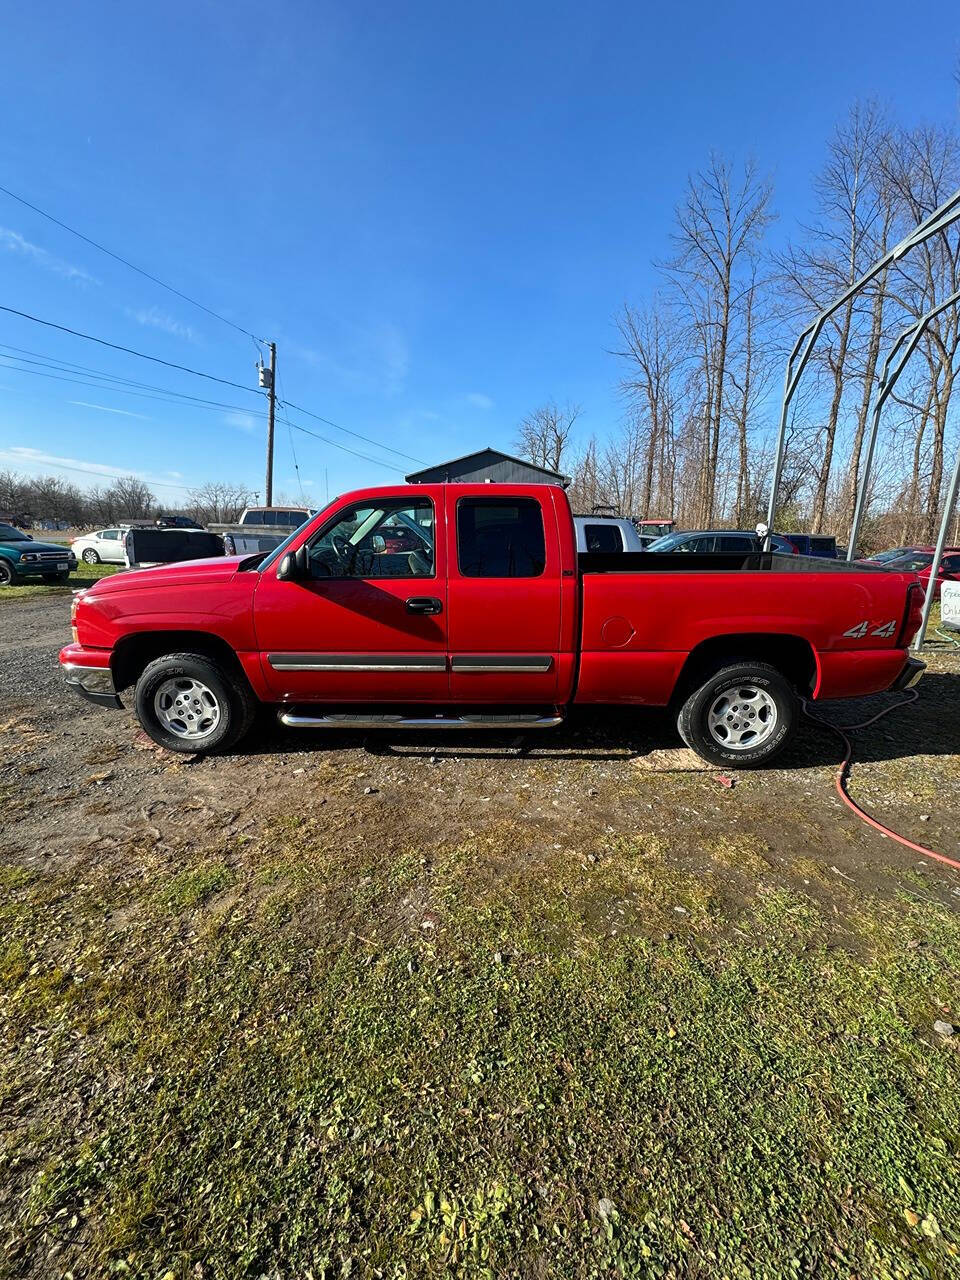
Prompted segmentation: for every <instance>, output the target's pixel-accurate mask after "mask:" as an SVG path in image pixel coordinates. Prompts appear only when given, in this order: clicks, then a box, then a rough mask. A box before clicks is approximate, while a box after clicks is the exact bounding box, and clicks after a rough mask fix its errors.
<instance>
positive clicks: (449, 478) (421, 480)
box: [406, 447, 570, 489]
mask: <svg viewBox="0 0 960 1280" xmlns="http://www.w3.org/2000/svg"><path fill="white" fill-rule="evenodd" d="M406 479H407V484H483V483H486V482H489V483H491V484H559V485H562V486H563V488H564V489H565V488H566V487H567V485H568V484H569V483H570V477H569V476H565V475H561V473H560V472H559V471H552V470H551V469H550V468H549V467H539V466H537V464H536V463H534V462H527V461H526V460H525V459H523V458H514V457H511V455H510V454H509V453H501V452H500V450H499V449H491V448H489V447H487V448H486V449H478V450H477V452H476V453H468V454H465V455H464V456H463V457H462V458H453V459H451V460H450V462H440V463H438V464H437V465H436V466H435V467H424V468H423V470H422V471H413V472H411V474H410V475H408V476H407V477H406Z"/></svg>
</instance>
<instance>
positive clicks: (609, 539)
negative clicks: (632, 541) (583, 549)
mask: <svg viewBox="0 0 960 1280" xmlns="http://www.w3.org/2000/svg"><path fill="white" fill-rule="evenodd" d="M583 532H584V536H585V537H586V540H587V550H588V551H590V552H598V553H599V552H604V553H605V552H614V551H622V550H623V536H622V534H621V533H620V530H619V529H618V528H617V526H616V525H615V524H588V525H586V526H585V528H584V531H583Z"/></svg>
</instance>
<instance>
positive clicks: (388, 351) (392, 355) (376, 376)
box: [283, 321, 410, 397]
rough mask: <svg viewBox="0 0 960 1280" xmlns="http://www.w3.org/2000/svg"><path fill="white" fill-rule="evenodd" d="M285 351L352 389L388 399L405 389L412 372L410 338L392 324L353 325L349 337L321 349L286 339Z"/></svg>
mask: <svg viewBox="0 0 960 1280" xmlns="http://www.w3.org/2000/svg"><path fill="white" fill-rule="evenodd" d="M283 349H284V351H285V352H286V353H287V355H292V356H293V357H294V358H295V359H298V360H302V361H303V362H304V363H305V364H308V365H311V366H312V367H313V368H314V369H319V370H321V371H322V372H323V373H324V375H325V376H326V377H328V378H335V379H336V380H337V381H338V382H340V383H342V384H343V385H344V386H346V387H349V388H350V389H351V390H355V391H363V392H369V391H371V390H372V391H375V392H377V393H379V394H380V395H384V396H388V397H391V396H395V395H397V394H399V392H400V391H402V390H403V386H404V383H405V382H406V379H407V373H408V372H409V369H410V347H409V344H408V342H407V339H406V337H405V335H404V334H403V332H402V330H401V329H400V328H398V326H397V325H395V324H393V323H391V322H390V321H383V322H379V323H376V324H371V325H356V326H351V327H350V328H349V330H348V332H347V334H346V335H341V336H340V337H339V338H338V339H337V340H334V341H331V342H330V343H329V344H328V345H327V346H324V347H323V348H319V349H318V348H316V347H310V346H304V345H303V344H302V343H299V342H296V341H293V340H290V339H285V340H284V343H283Z"/></svg>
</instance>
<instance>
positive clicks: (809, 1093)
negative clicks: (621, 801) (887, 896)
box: [0, 823, 960, 1280]
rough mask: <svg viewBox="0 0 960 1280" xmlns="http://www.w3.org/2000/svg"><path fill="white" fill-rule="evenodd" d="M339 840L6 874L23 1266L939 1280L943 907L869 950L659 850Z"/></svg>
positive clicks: (946, 961)
mask: <svg viewBox="0 0 960 1280" xmlns="http://www.w3.org/2000/svg"><path fill="white" fill-rule="evenodd" d="M349 834H350V833H349V832H345V833H344V835H343V836H342V837H341V838H339V839H336V840H334V839H332V838H330V837H329V835H328V834H327V833H324V832H323V831H322V830H318V829H316V828H314V827H313V826H311V825H310V824H309V823H303V824H299V825H297V826H290V825H287V826H286V828H285V827H284V826H283V824H280V825H277V826H276V827H275V828H274V829H273V830H272V831H271V832H269V833H268V835H267V837H266V838H265V841H264V847H263V848H262V849H259V848H255V847H254V846H252V845H249V846H244V848H243V850H242V852H241V853H237V854H236V856H235V859H234V862H233V864H232V865H228V864H227V863H226V861H224V860H223V858H222V857H221V856H219V855H216V854H215V853H211V855H210V856H209V858H208V859H207V861H205V862H202V863H199V864H198V865H197V866H195V867H191V868H188V869H186V870H184V871H181V872H180V873H178V874H177V875H175V876H173V877H172V878H170V876H169V870H168V869H167V868H166V867H165V866H164V864H163V862H162V860H160V859H159V858H151V856H149V855H148V854H146V853H144V854H140V853H134V852H131V854H130V855H129V856H128V857H127V858H126V859H125V860H124V863H123V868H122V870H119V871H118V868H117V865H116V864H114V866H113V868H112V869H111V868H109V867H107V866H106V865H105V864H104V863H103V862H102V861H101V862H99V863H97V862H91V864H90V865H86V864H85V865H83V866H82V867H80V868H73V869H72V870H71V872H70V873H69V874H64V875H63V876H62V877H57V876H55V875H53V876H47V877H38V876H28V877H26V878H20V877H13V878H11V879H10V881H9V882H8V883H7V884H6V887H5V892H4V894H3V895H2V898H0V936H2V937H3V939H4V960H3V963H2V964H0V1026H2V1031H3V1041H2V1043H3V1046H4V1047H3V1050H2V1055H0V1116H3V1121H2V1125H0V1182H2V1183H4V1184H5V1185H6V1187H7V1188H8V1191H7V1194H6V1196H5V1198H3V1199H2V1200H0V1240H3V1241H4V1242H5V1243H6V1247H7V1249H8V1256H7V1265H8V1266H9V1268H10V1269H11V1272H16V1273H19V1272H20V1271H23V1272H29V1273H30V1274H36V1275H54V1274H57V1275H62V1274H65V1273H66V1272H68V1271H71V1270H72V1271H73V1272H74V1273H75V1274H77V1275H80V1274H90V1275H95V1274H96V1275H100V1274H102V1275H106V1274H117V1275H124V1276H129V1277H137V1278H139V1277H143V1280H147V1278H148V1277H149V1278H150V1280H154V1278H155V1277H157V1276H164V1275H166V1274H168V1273H169V1274H172V1275H173V1276H174V1277H177V1280H180V1278H181V1277H182V1278H183V1280H186V1277H188V1276H189V1277H215V1276H231V1277H242V1276H249V1277H254V1276H263V1275H284V1276H286V1275H291V1276H293V1275H298V1276H299V1275H303V1276H306V1275H308V1274H312V1275H313V1276H315V1277H320V1276H329V1277H333V1276H341V1275H348V1274H352V1275H354V1276H360V1275H362V1276H374V1275H376V1276H390V1277H400V1276H404V1277H415V1276H416V1277H437V1278H438V1280H439V1278H440V1277H444V1278H445V1277H457V1276H464V1277H467V1276H470V1277H490V1276H516V1275H536V1276H551V1275H555V1276H558V1277H561V1276H562V1277H564V1280H568V1278H569V1280H578V1278H580V1277H583V1278H586V1277H595V1276H604V1275H612V1276H618V1275H619V1276H636V1277H643V1278H651V1280H652V1278H654V1277H668V1276H673V1277H679V1276H683V1275H691V1276H692V1275H701V1276H707V1275H709V1276H729V1277H744V1280H746V1278H747V1277H753V1276H757V1277H759V1276H763V1277H766V1276H771V1277H773V1276H776V1277H780V1276H790V1275H797V1276H799V1275H816V1276H836V1277H838V1278H839V1277H849V1276H850V1275H852V1274H856V1275H871V1276H890V1277H894V1276H895V1277H898V1280H899V1278H900V1277H917V1278H918V1280H920V1277H923V1278H924V1280H928V1278H929V1277H931V1276H933V1277H946V1276H947V1275H949V1274H952V1273H954V1271H955V1268H956V1265H957V1256H958V1240H960V1209H958V1205H960V1196H958V1193H960V1173H958V1164H957V1159H956V1157H957V1147H958V1137H957V1135H958V1134H960V1054H958V1052H957V1051H956V1049H955V1048H954V1047H953V1044H952V1042H950V1041H939V1040H938V1039H937V1038H936V1037H935V1036H934V1035H933V1034H932V1032H931V1030H930V1028H931V1024H932V1021H933V1019H934V1018H936V1017H938V1016H950V1015H949V1012H948V1011H949V1001H950V998H951V993H952V992H955V991H956V988H957V980H958V976H960V921H958V919H957V918H956V917H955V916H954V915H952V914H950V913H949V912H948V911H946V910H944V909H942V908H940V907H937V906H935V905H931V904H930V903H928V902H919V901H913V900H910V901H903V902H897V903H894V902H889V901H886V902H885V901H883V900H880V899H873V898H863V899H861V900H860V901H859V902H858V908H857V911H856V913H855V915H854V919H855V921H856V925H857V927H858V928H859V929H860V931H861V934H862V941H863V945H862V946H861V947H860V948H858V949H857V950H856V952H855V953H854V952H853V951H849V952H848V951H846V950H838V949H831V948H830V947H828V946H827V945H825V944H824V943H822V942H821V941H820V939H821V936H822V934H823V930H822V920H821V917H820V912H819V908H818V907H817V906H816V905H815V904H814V902H813V901H812V900H810V899H808V898H805V897H799V896H796V895H791V894H788V893H783V892H770V891H764V890H763V888H762V887H761V890H760V891H759V892H758V893H757V894H756V895H755V896H754V897H753V898H752V899H750V900H749V902H748V904H747V906H746V907H745V908H744V910H743V913H742V915H741V916H740V917H739V918H738V927H737V928H736V929H734V930H731V929H729V928H727V927H722V926H724V925H725V924H726V923H728V922H725V921H724V919H723V915H722V908H721V906H720V896H719V888H718V885H717V884H715V883H714V881H713V879H712V876H711V874H708V873H701V872H697V873H693V872H690V873H687V872H682V871H677V870H676V869H674V868H672V867H671V865H670V864H669V863H668V862H667V861H666V860H665V857H664V850H663V846H662V840H660V839H657V838H655V837H651V836H646V835H644V834H643V833H637V834H636V835H635V836H633V837H630V838H625V839H617V840H614V839H611V840H610V841H609V842H607V843H604V844H601V845H599V846H597V847H592V848H589V849H577V848H561V849H554V848H553V847H548V848H544V847H543V844H542V836H539V837H538V834H537V832H536V831H535V830H533V829H532V828H531V829H529V830H528V829H526V828H525V827H524V826H523V825H522V824H509V825H508V824H503V825H502V826H499V827H497V826H495V827H492V828H491V829H489V830H488V831H486V832H484V833H483V834H481V835H477V836H476V837H475V838H473V839H471V840H469V841H468V842H466V843H464V844H459V845H456V846H440V847H437V848H433V849H430V850H424V851H421V850H417V849H410V848H403V849H396V850H394V849H391V848H390V847H389V846H388V845H387V844H386V842H384V843H381V844H377V843H376V842H371V841H370V840H369V839H367V840H365V841H362V842H361V841H356V842H355V843H352V842H351V841H350V839H349ZM754 856H760V857H761V858H762V851H758V850H754V849H752V848H751V849H750V850H744V849H743V848H742V847H741V846H740V845H738V847H737V850H736V851H735V852H734V853H731V852H730V851H726V852H725V853H724V856H723V857H722V858H721V859H720V861H721V862H722V863H723V866H721V867H720V868H719V870H720V871H724V870H725V869H726V866H727V864H729V863H730V862H731V861H732V862H733V863H734V864H735V865H740V864H741V863H742V861H743V858H744V857H746V858H747V860H748V862H750V861H751V860H752V858H753V857H754ZM228 885H231V886H232V888H233V893H232V895H231V901H232V905H231V909H230V911H229V912H228V913H224V912H219V913H216V914H215V913H212V912H210V911H209V910H204V909H203V903H204V902H205V901H206V902H209V900H210V899H211V897H212V895H214V894H216V893H217V892H219V891H220V890H222V889H224V888H226V887H227V886H228ZM158 902H160V903H161V904H163V905H164V906H165V907H166V908H167V910H166V911H165V912H162V913H160V914H159V915H158V913H157V912H156V910H155V905H156V903H158ZM625 904H626V905H625ZM138 905H139V907H140V908H141V909H139V910H138V909H137V907H138ZM620 907H624V912H623V913H621V911H620ZM676 907H682V908H683V911H684V914H683V915H680V914H678V913H677V912H676V911H675V908H676ZM188 908H189V909H190V910H191V912H192V914H191V916H190V917H189V918H186V917H185V916H184V914H183V912H184V911H185V910H186V909H188ZM114 909H115V910H116V911H117V912H118V913H119V912H120V911H123V912H125V919H126V921H127V923H126V924H125V925H124V927H123V928H122V929H118V928H117V927H115V926H114V925H113V924H111V923H110V919H109V915H108V913H109V912H111V910H114ZM626 917H629V918H630V919H631V920H632V922H633V925H634V927H633V928H625V927H623V924H622V922H623V920H624V919H625V918H626ZM425 921H429V922H430V927H429V928H424V922H425ZM668 922H670V927H668V928H665V925H667V923H668ZM676 922H679V923H680V928H677V923H676Z"/></svg>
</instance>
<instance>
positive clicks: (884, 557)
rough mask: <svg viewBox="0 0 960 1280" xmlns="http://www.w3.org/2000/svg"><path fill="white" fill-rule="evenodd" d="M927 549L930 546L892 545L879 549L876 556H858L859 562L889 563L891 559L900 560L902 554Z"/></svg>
mask: <svg viewBox="0 0 960 1280" xmlns="http://www.w3.org/2000/svg"><path fill="white" fill-rule="evenodd" d="M927 550H929V548H928V547H890V548H889V550H887V551H878V552H877V554H876V555H875V556H857V564H889V562H890V561H891V560H899V559H900V557H901V556H910V555H915V554H916V553H917V552H919V551H927Z"/></svg>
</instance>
